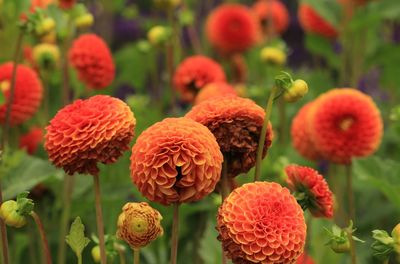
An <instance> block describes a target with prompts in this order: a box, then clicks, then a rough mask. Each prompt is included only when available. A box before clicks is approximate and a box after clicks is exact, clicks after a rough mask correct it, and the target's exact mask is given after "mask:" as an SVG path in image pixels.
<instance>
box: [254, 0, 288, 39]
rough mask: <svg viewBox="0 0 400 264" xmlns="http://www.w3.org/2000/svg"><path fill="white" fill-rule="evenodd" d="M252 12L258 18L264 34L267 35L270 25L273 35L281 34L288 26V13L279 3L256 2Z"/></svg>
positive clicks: (271, 0)
mask: <svg viewBox="0 0 400 264" xmlns="http://www.w3.org/2000/svg"><path fill="white" fill-rule="evenodd" d="M253 11H254V13H255V14H256V16H257V17H258V20H259V22H260V25H261V27H262V29H263V31H264V32H265V33H268V27H269V26H270V25H271V26H272V28H273V31H274V33H278V34H281V33H283V32H284V31H285V30H286V29H287V28H288V26H289V12H288V11H287V9H286V7H285V5H284V4H283V3H282V2H281V1H278V0H260V1H257V2H256V3H255V4H254V5H253ZM271 20H272V21H271Z"/></svg>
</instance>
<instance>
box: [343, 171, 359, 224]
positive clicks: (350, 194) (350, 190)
mask: <svg viewBox="0 0 400 264" xmlns="http://www.w3.org/2000/svg"><path fill="white" fill-rule="evenodd" d="M345 169H346V180H347V199H348V207H349V208H348V210H349V211H348V217H349V220H353V222H355V220H356V219H355V208H354V196H353V178H352V173H351V164H348V165H346V168H345Z"/></svg>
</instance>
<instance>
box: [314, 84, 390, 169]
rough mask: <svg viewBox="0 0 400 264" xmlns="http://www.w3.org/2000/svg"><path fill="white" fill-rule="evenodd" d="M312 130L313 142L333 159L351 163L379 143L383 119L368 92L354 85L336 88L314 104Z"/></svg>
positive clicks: (375, 148) (365, 154) (338, 161)
mask: <svg viewBox="0 0 400 264" xmlns="http://www.w3.org/2000/svg"><path fill="white" fill-rule="evenodd" d="M309 125H310V131H311V138H312V139H313V141H314V145H315V146H318V151H319V152H320V153H321V154H322V156H323V157H324V158H325V159H327V160H330V161H333V162H336V163H342V164H349V163H350V162H351V158H352V157H365V156H368V155H371V154H372V153H373V152H375V151H376V150H377V148H378V147H379V145H380V142H381V139H382V134H383V121H382V117H381V115H380V112H379V109H378V108H377V106H376V105H375V103H374V101H373V100H372V99H371V97H369V96H368V95H366V94H364V93H362V92H360V91H358V90H355V89H351V88H341V89H333V90H330V91H329V92H326V93H324V94H322V95H321V96H320V97H318V98H317V99H316V101H315V102H314V103H313V108H312V109H311V113H310V122H309Z"/></svg>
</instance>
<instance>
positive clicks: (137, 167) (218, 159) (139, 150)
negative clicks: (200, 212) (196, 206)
mask: <svg viewBox="0 0 400 264" xmlns="http://www.w3.org/2000/svg"><path fill="white" fill-rule="evenodd" d="M222 160H223V157H222V154H221V151H220V150H219V147H218V143H217V141H216V140H215V137H214V136H213V134H212V133H211V132H210V131H209V130H208V129H207V128H206V127H205V126H203V125H201V124H199V123H197V122H195V121H193V120H191V119H189V118H184V117H182V118H167V119H164V120H163V121H161V122H158V123H156V124H154V125H153V126H151V127H149V128H148V129H147V130H145V131H144V132H143V133H142V134H141V135H140V136H139V137H138V139H137V140H136V144H135V145H134V146H133V148H132V155H131V167H130V169H131V178H132V181H133V183H134V184H136V186H137V187H138V189H139V191H140V192H141V193H142V194H143V195H144V196H145V197H146V198H148V199H149V200H151V201H154V202H159V203H161V204H164V205H168V204H172V203H184V202H191V201H197V200H200V199H202V198H203V197H204V196H206V195H207V194H209V193H211V192H212V191H213V190H214V188H215V185H216V184H217V182H218V181H219V179H220V176H221V167H222Z"/></svg>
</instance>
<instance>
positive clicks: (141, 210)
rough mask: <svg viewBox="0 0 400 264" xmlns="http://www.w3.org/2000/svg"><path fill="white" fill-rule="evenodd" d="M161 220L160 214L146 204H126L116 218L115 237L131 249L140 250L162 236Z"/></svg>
mask: <svg viewBox="0 0 400 264" xmlns="http://www.w3.org/2000/svg"><path fill="white" fill-rule="evenodd" d="M161 220H162V216H161V214H160V212H158V211H157V210H156V209H154V208H152V207H151V206H150V205H149V204H148V203H145V202H142V203H126V204H125V205H124V206H123V207H122V213H121V214H120V215H119V217H118V222H117V228H118V229H117V237H118V238H119V239H122V240H125V241H126V242H127V243H128V244H129V246H130V247H131V248H132V249H138V248H142V247H144V246H146V245H148V244H149V243H150V242H152V241H153V240H155V239H156V238H157V237H159V236H162V235H163V233H164V230H163V228H162V226H161V224H160V221H161Z"/></svg>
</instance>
